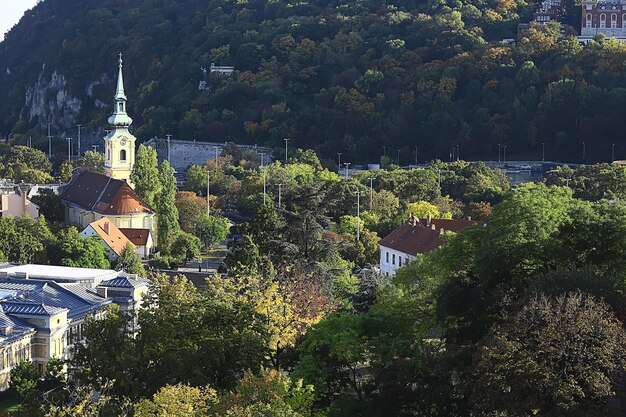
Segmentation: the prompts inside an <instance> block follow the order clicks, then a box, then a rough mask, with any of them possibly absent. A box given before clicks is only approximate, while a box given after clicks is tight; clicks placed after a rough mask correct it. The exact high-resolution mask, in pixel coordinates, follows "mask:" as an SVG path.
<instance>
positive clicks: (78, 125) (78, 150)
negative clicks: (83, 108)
mask: <svg viewBox="0 0 626 417" xmlns="http://www.w3.org/2000/svg"><path fill="white" fill-rule="evenodd" d="M76 126H77V127H78V144H77V145H78V146H77V149H76V150H77V153H78V156H80V128H81V127H83V125H81V124H77V125H76Z"/></svg>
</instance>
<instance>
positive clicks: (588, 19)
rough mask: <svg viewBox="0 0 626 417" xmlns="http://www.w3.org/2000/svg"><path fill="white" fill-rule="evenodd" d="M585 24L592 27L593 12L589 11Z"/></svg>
mask: <svg viewBox="0 0 626 417" xmlns="http://www.w3.org/2000/svg"><path fill="white" fill-rule="evenodd" d="M585 25H586V26H587V27H588V28H590V27H591V13H587V17H586V18H585Z"/></svg>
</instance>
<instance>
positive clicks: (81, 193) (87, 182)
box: [60, 171, 153, 216]
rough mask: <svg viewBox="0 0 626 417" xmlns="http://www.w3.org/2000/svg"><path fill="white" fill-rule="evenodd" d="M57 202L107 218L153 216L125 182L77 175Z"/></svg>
mask: <svg viewBox="0 0 626 417" xmlns="http://www.w3.org/2000/svg"><path fill="white" fill-rule="evenodd" d="M60 197H61V200H63V201H64V202H67V203H70V204H74V205H77V206H79V207H81V208H83V209H86V210H90V211H96V212H98V213H102V214H107V215H113V216H115V215H121V214H136V213H153V211H152V209H151V208H150V207H148V205H147V204H146V203H145V202H144V201H143V200H142V199H141V197H139V196H138V195H137V193H136V192H135V190H133V189H132V188H131V187H130V185H128V184H127V183H126V181H122V180H116V179H113V178H110V177H107V176H106V175H102V174H98V173H95V172H90V171H83V172H81V173H80V174H79V175H78V176H77V177H76V178H75V179H74V180H73V181H72V182H71V183H70V184H69V185H68V187H67V188H66V189H65V190H64V191H63V193H61V196H60Z"/></svg>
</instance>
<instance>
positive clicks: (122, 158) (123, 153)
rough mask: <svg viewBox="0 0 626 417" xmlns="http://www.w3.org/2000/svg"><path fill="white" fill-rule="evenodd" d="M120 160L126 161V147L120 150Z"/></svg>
mask: <svg viewBox="0 0 626 417" xmlns="http://www.w3.org/2000/svg"><path fill="white" fill-rule="evenodd" d="M120 161H126V149H122V150H121V151H120Z"/></svg>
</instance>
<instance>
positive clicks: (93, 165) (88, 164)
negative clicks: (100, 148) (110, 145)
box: [78, 151, 104, 174]
mask: <svg viewBox="0 0 626 417" xmlns="http://www.w3.org/2000/svg"><path fill="white" fill-rule="evenodd" d="M78 165H79V166H82V167H85V168H87V169H88V170H89V171H91V172H97V173H98V174H104V154H103V153H100V152H95V151H87V152H85V153H84V154H83V155H82V156H81V157H80V158H79V159H78Z"/></svg>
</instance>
